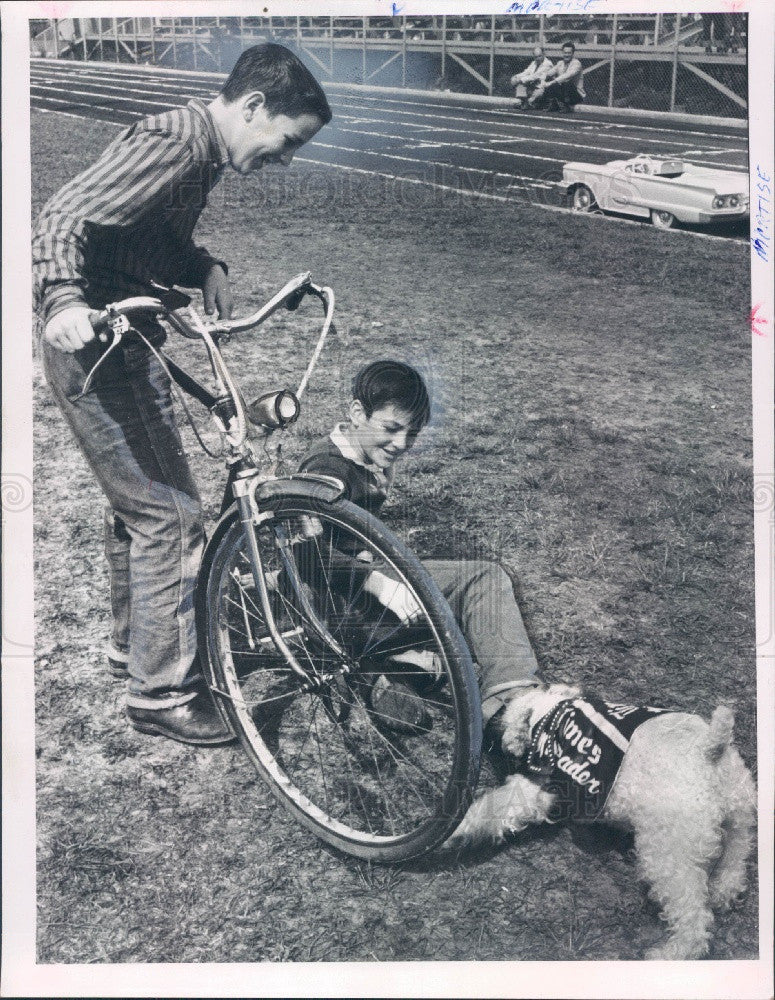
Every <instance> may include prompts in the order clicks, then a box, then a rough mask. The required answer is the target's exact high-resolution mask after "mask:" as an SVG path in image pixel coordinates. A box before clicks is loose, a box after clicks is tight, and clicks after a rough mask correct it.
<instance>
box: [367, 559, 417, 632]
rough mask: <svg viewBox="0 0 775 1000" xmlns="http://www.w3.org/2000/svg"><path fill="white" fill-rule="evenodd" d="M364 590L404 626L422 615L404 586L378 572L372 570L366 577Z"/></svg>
mask: <svg viewBox="0 0 775 1000" xmlns="http://www.w3.org/2000/svg"><path fill="white" fill-rule="evenodd" d="M364 590H366V591H368V593H370V594H372V595H373V596H374V597H376V598H377V600H378V601H379V603H380V604H382V605H384V606H385V607H386V608H387V609H388V611H392V612H393V614H394V615H395V616H396V617H397V618H399V619H400V620H401V621H402V622H403V623H404V624H405V625H406V624H408V623H409V622H410V621H411V620H412V619H413V618H417V617H418V616H419V615H420V614H421V613H422V608H421V607H420V605H419V604H418V603H417V601H416V600H415V599H414V597H413V596H412V593H411V591H410V590H409V588H408V587H407V586H406V584H403V583H401V582H400V581H399V580H391V579H390V577H389V576H385V574H384V573H380V572H379V570H374V571H373V572H372V573H370V574H369V575H368V576H367V577H366V582H365V584H364Z"/></svg>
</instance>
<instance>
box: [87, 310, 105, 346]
mask: <svg viewBox="0 0 775 1000" xmlns="http://www.w3.org/2000/svg"><path fill="white" fill-rule="evenodd" d="M89 322H90V323H91V325H92V329H93V330H94V332H95V333H96V334H97V336H98V337H99V338H100V339H101V340H105V334H106V333H107V332H108V313H107V310H105V309H102V310H101V311H100V310H96V309H95V310H94V311H92V312H90V313H89Z"/></svg>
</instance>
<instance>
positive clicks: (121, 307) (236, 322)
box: [89, 271, 325, 340]
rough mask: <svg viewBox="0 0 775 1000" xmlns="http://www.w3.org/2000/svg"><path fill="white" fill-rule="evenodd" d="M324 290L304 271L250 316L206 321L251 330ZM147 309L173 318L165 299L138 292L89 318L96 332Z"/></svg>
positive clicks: (214, 326) (181, 329) (217, 328)
mask: <svg viewBox="0 0 775 1000" xmlns="http://www.w3.org/2000/svg"><path fill="white" fill-rule="evenodd" d="M324 291H325V289H323V288H319V287H318V286H317V285H314V284H313V283H312V274H311V272H310V271H304V272H302V273H301V274H297V275H296V277H295V278H291V280H290V281H289V282H287V283H286V284H285V285H284V286H283V287H282V288H281V289H280V291H279V292H277V293H276V294H275V295H273V296H272V298H271V299H270V300H269V301H268V302H267V303H266V304H265V305H263V306H262V307H261V308H260V309H259V310H257V311H256V312H254V313H252V314H251V315H250V316H243V317H241V318H238V319H217V320H210V321H205V322H204V323H203V324H202V325H203V326H204V328H205V330H207V332H208V333H241V332H242V331H243V330H250V329H251V328H252V327H254V326H258V325H259V324H260V323H263V322H264V320H266V319H268V318H269V317H270V316H271V315H272V313H274V312H277V310H278V309H279V308H280V306H282V305H287V307H288V308H289V309H296V308H297V307H298V305H299V303H300V302H301V300H302V298H303V297H304V295H306V294H310V295H316V296H318V297H319V298H320V297H321V296H322V294H323V293H324ZM143 312H147V313H152V314H153V315H159V314H162V315H163V316H165V318H169V316H170V315H171V313H172V310H171V309H170V308H169V307H168V306H166V305H165V304H164V303H163V302H162V300H161V299H157V298H153V297H152V296H148V295H136V296H134V297H132V298H128V299H122V300H121V301H120V302H113V303H111V305H109V306H106V308H105V309H103V310H102V311H100V312H95V313H92V315H91V316H90V317H89V320H90V322H91V325H92V327H93V329H94V332H95V333H102V332H104V331H106V330H107V329H108V328H109V327H110V322H111V320H112V319H115V318H116V317H117V316H126V317H127V318H130V317H131V316H134V315H136V314H138V313H143ZM173 326H174V327H175V329H176V330H177V331H178V333H181V334H182V335H183V336H184V337H188V338H189V340H199V339H200V337H201V335H200V334H199V333H198V332H195V331H192V330H191V329H190V328H189V327H188V326H187V324H185V323H179V322H173Z"/></svg>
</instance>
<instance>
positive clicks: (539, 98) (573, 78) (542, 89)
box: [527, 42, 586, 111]
mask: <svg viewBox="0 0 775 1000" xmlns="http://www.w3.org/2000/svg"><path fill="white" fill-rule="evenodd" d="M585 97H586V94H585V93H584V70H583V67H582V65H581V60H580V59H577V58H576V46H575V45H574V44H573V42H566V43H565V44H564V45H563V47H562V59H559V60H558V61H557V63H556V65H554V66H552V68H551V69H550V70H549V72H548V73H547V74H546V75H545V76H544V79H543V81H542V82H541V83H540V84H539V86H538V87H536V90H535V92H534V93H533V96H532V97H531V98H530V99H529V101H528V102H527V107H528V108H538V107H540V108H545V109H546V110H547V111H572V110H573V108H574V107H575V106H576V105H577V104H579V103H580V102H581V101H583V100H584V98H585Z"/></svg>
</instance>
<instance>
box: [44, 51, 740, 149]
mask: <svg viewBox="0 0 775 1000" xmlns="http://www.w3.org/2000/svg"><path fill="white" fill-rule="evenodd" d="M40 69H44V70H45V71H47V72H54V73H56V74H57V75H58V76H59V77H61V78H65V79H66V78H70V77H72V76H73V75H75V76H79V75H80V76H88V77H93V78H100V79H106V80H115V79H116V78H119V79H122V80H126V81H127V82H131V83H137V82H138V74H137V72H136V71H134V72H132V71H129V72H128V71H126V70H124V71H123V73H122V72H121V71H120V70H117V71H115V72H114V71H112V70H105V69H101V70H97V69H94V68H92V67H89V68H82V67H81V66H78V67H77V68H75V69H73V68H71V67H70V66H68V67H67V68H66V69H63V68H61V67H52V66H51V65H50V64H48V63H47V64H46V65H45V66H44V67H39V66H37V65H36V64H35V61H34V60H33V61H32V63H31V70H32V72H33V73H35V72H38V71H39V70H40ZM224 77H225V74H224ZM141 79H142V78H141ZM148 80H149V83H148V85H150V82H151V80H153V82H154V84H156V83H157V81H158V85H160V86H162V87H164V86H165V84H166V82H167V81H179V82H180V83H183V84H186V86H188V87H190V86H191V85H192V83H194V82H195V81H197V78H196V77H195V76H190V75H186V74H181V75H179V76H178V75H175V74H173V73H164V74H155V72H154V69H153V68H151V67H148ZM194 85H195V86H201V87H204V88H207V89H208V90H209V91H211V92H215V91H217V90H218V81H215V80H212V79H207V78H201V77H200V78H199V80H198V81H197V82H196V83H194ZM333 90H334V91H335V90H336V85H333ZM330 96H331V97H332V98H334V99H335V98H336V96H337V95H335V94H332V95H330ZM340 100H341V101H342V102H343V103H344V104H346V106H347V107H348V108H350V109H355V108H356V107H357V102H358V101H362V102H364V109H365V108H367V107H369V105H373V104H399V105H409V106H415V107H423V108H430V109H431V110H436V111H438V110H441V109H442V108H445V109H450V110H457V111H467V112H470V111H471V110H472V109H471V105H466V104H450V103H447V102H445V103H444V104H443V105H442V104H440V103H439V104H437V103H435V102H431V101H423V100H422V99H419V98H413V99H410V98H400V97H398V98H389V97H386V96H382V95H379V96H373V97H372V96H369V95H365V94H364V95H343V96H342V97H341V98H340ZM481 112H482V113H483V114H485V115H493V116H496V117H498V118H508V119H509V120H510V122H513V121H514V118H515V114H516V112H512V111H511V110H509V109H500V108H488V107H486V106H485V107H482V108H481ZM582 114H583V113H582ZM520 117H521V118H524V117H525V116H520ZM468 120H469V121H476V122H481V119H468ZM536 120H540V121H545V122H547V123H553V124H555V123H557V122H560V121H562V122H573V123H575V124H578V125H585V126H589V127H590V128H592V129H595V130H606V131H613V130H618V131H625V130H633V131H635V132H638V133H639V132H644V131H645V132H665V133H668V134H672V135H676V133H677V134H679V135H683V136H687V135H692V136H698V137H700V138H717V139H725V140H730V141H735V140H737V141H743V142H745V140H741V137H739V136H738V135H729V134H724V133H719V132H705V131H701V130H699V129H675V128H666V127H664V126H655V125H642V124H641V123H637V124H630V123H628V122H601V121H600V120H598V119H593V118H584V117H582V116H581V115H579V113H578V112H575V113H574V115H573V116H565V117H558V116H556V115H553V116H551V117H549V116H543V115H535V114H533V115H531V121H536ZM643 139H644V141H650V140H648V139H647V138H646V137H645V136H644V137H643ZM664 141H665V142H667V140H664Z"/></svg>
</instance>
